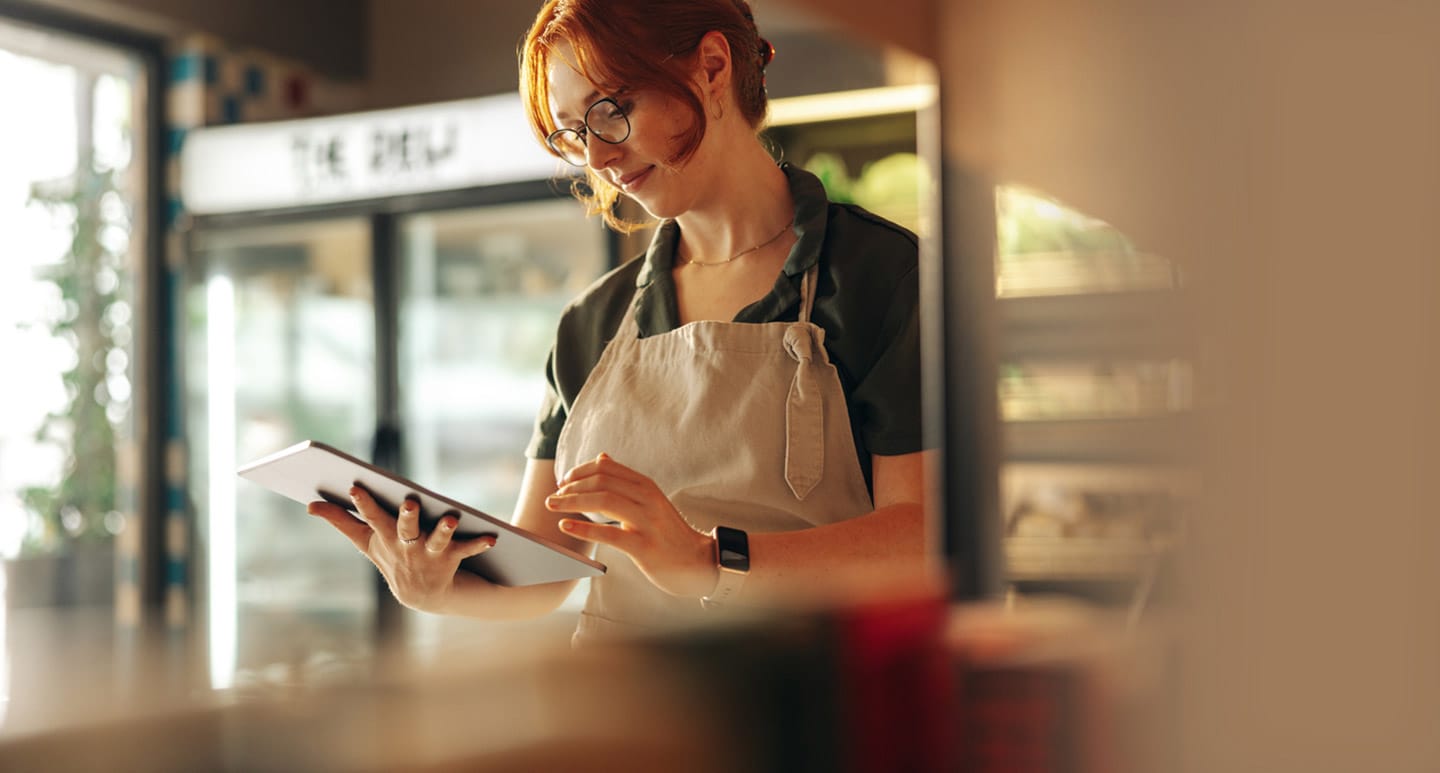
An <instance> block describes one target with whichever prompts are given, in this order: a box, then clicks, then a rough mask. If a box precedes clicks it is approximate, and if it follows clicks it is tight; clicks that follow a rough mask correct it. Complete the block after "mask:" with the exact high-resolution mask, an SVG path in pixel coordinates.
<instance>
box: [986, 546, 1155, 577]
mask: <svg viewBox="0 0 1440 773" xmlns="http://www.w3.org/2000/svg"><path fill="white" fill-rule="evenodd" d="M1155 552H1156V548H1155V547H1154V546H1152V545H1151V544H1150V543H1148V542H1143V541H1136V540H1115V539H1098V538H1089V539H1087V538H1081V537H1055V538H1045V537H1010V538H1008V539H1006V540H1005V561H1006V579H1008V580H1010V581H1011V582H1028V581H1048V582H1063V581H1084V580H1089V581H1094V580H1130V579H1135V578H1137V577H1138V576H1139V575H1140V574H1141V573H1142V572H1143V571H1144V570H1145V568H1146V566H1147V565H1148V563H1149V562H1150V561H1151V560H1153V558H1154V556H1155Z"/></svg>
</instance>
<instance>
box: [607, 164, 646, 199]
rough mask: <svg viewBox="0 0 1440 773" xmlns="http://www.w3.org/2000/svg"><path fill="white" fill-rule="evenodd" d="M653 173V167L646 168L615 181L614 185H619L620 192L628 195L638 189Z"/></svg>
mask: <svg viewBox="0 0 1440 773" xmlns="http://www.w3.org/2000/svg"><path fill="white" fill-rule="evenodd" d="M653 171H655V167H653V166H647V167H645V168H644V169H642V170H640V171H638V172H631V173H630V174H627V175H625V176H624V177H621V178H620V179H619V180H617V181H616V185H619V186H620V189H621V190H623V191H625V192H626V193H629V192H631V191H633V190H635V189H636V188H638V187H640V184H641V183H643V182H645V180H646V179H647V178H648V177H650V173H651V172H653Z"/></svg>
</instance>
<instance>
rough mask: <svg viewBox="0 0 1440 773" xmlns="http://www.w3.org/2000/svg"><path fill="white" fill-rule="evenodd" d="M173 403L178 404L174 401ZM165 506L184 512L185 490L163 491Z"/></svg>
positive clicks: (175, 488) (175, 511)
mask: <svg viewBox="0 0 1440 773" xmlns="http://www.w3.org/2000/svg"><path fill="white" fill-rule="evenodd" d="M175 402H177V403H178V402H180V401H179V400H176V401H175ZM165 506H166V508H168V509H169V510H170V512H172V513H183V512H185V489H183V488H181V487H179V486H171V487H169V488H167V489H166V490H165Z"/></svg>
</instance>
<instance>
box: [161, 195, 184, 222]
mask: <svg viewBox="0 0 1440 773" xmlns="http://www.w3.org/2000/svg"><path fill="white" fill-rule="evenodd" d="M184 214H185V204H184V203H182V202H181V201H180V199H178V198H174V197H170V198H167V199H166V200H165V227H166V228H167V229H169V228H174V227H175V224H176V223H178V222H180V216H181V215H184Z"/></svg>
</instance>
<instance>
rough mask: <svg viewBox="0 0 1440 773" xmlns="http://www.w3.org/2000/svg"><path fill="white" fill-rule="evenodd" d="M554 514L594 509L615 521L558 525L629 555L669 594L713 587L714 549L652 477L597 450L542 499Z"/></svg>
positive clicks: (703, 592)
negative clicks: (593, 455) (594, 454)
mask: <svg viewBox="0 0 1440 773" xmlns="http://www.w3.org/2000/svg"><path fill="white" fill-rule="evenodd" d="M545 506H546V507H548V508H549V509H550V510H551V511H553V512H557V513H594V514H596V515H600V516H604V517H607V518H610V519H613V520H614V521H616V523H614V524H603V523H595V522H594V521H591V520H590V519H588V518H564V519H562V520H561V521H560V529H561V530H562V531H564V532H565V533H566V534H569V535H570V536H572V537H576V538H578V539H582V540H586V541H588V542H597V543H599V544H602V545H610V546H611V547H614V548H616V549H617V550H622V551H624V552H625V553H628V554H629V555H630V558H631V560H633V561H634V562H635V566H637V567H638V568H639V569H640V571H641V572H644V574H645V576H646V577H648V578H649V579H650V582H652V583H654V585H655V587H657V588H659V589H661V590H663V591H665V592H666V593H669V594H671V595H675V596H693V597H697V598H698V597H701V596H706V595H708V594H709V593H710V592H711V591H712V590H714V589H715V581H716V572H717V571H718V570H717V569H716V567H715V547H714V544H713V541H712V539H711V538H710V536H709V535H707V534H704V533H702V532H699V531H696V529H695V527H693V526H691V525H690V524H689V522H687V521H686V520H685V519H684V517H682V516H681V515H680V511H678V510H676V509H675V505H673V504H671V503H670V499H669V498H668V497H666V496H665V494H664V492H662V491H661V490H660V487H659V486H657V485H655V481H653V480H651V479H649V478H648V477H646V476H644V475H642V474H640V473H638V472H636V471H634V470H632V469H630V468H629V467H626V466H625V465H623V464H621V463H619V462H617V461H615V460H614V459H612V458H610V456H609V455H608V454H600V456H598V457H596V458H595V459H593V460H591V461H588V462H585V463H583V464H580V465H578V466H577V467H575V469H573V470H571V471H570V472H569V473H567V474H566V475H565V477H564V478H563V479H561V481H560V488H559V489H558V490H557V491H556V492H555V493H554V494H551V495H550V496H549V497H547V498H546V499H545Z"/></svg>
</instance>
